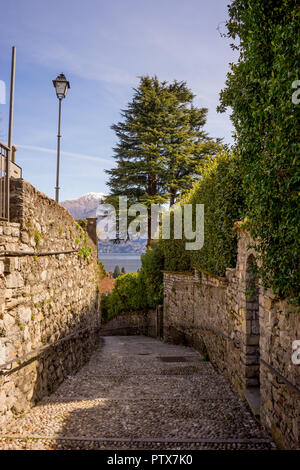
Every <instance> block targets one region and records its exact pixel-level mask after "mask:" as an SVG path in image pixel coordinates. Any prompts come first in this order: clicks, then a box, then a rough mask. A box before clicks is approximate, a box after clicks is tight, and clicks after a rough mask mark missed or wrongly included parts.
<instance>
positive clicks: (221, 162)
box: [161, 149, 244, 276]
mask: <svg viewBox="0 0 300 470" xmlns="http://www.w3.org/2000/svg"><path fill="white" fill-rule="evenodd" d="M184 204H192V206H193V222H194V223H195V211H196V204H204V245H203V248H202V249H201V250H186V249H185V243H186V240H185V239H184V238H183V239H182V240H174V239H172V236H171V239H170V240H162V241H161V244H162V249H163V253H164V267H165V269H166V270H169V271H192V270H193V269H194V268H196V269H197V268H201V269H205V270H207V271H210V272H211V273H213V274H215V275H219V276H224V274H225V270H226V268H227V267H234V266H235V264H236V258H237V235H236V233H235V232H234V231H233V225H234V222H236V221H238V220H240V219H241V218H243V217H244V196H243V188H242V177H241V170H240V160H239V158H238V157H237V156H234V155H233V153H232V152H230V151H228V150H226V149H224V150H223V151H222V152H220V153H219V154H218V155H217V156H216V157H214V158H213V159H211V160H210V161H208V162H207V163H206V165H205V166H204V169H203V174H202V177H201V179H200V180H199V181H198V183H196V184H195V185H194V187H193V189H192V190H191V191H190V193H188V194H187V195H186V196H185V197H184V198H183V199H182V201H181V205H182V208H183V206H184ZM183 212H184V208H183ZM172 225H173V217H171V227H172ZM193 228H194V229H195V227H193Z"/></svg>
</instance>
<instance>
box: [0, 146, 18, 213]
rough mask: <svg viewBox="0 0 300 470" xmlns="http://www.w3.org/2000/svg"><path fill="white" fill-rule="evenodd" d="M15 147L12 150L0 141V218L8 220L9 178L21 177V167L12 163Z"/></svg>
mask: <svg viewBox="0 0 300 470" xmlns="http://www.w3.org/2000/svg"><path fill="white" fill-rule="evenodd" d="M16 149H17V147H15V146H12V151H11V149H10V148H9V147H7V145H5V144H3V143H2V142H0V220H9V192H10V191H9V180H10V178H22V169H21V168H20V167H19V165H16V163H14V160H15V151H16Z"/></svg>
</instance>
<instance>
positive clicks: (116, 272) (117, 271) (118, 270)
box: [113, 266, 121, 279]
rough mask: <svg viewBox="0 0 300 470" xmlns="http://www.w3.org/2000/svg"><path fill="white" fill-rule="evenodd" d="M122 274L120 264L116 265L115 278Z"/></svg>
mask: <svg viewBox="0 0 300 470" xmlns="http://www.w3.org/2000/svg"><path fill="white" fill-rule="evenodd" d="M120 274H121V272H120V268H119V266H115V269H114V273H113V278H114V279H117V277H119V276H120Z"/></svg>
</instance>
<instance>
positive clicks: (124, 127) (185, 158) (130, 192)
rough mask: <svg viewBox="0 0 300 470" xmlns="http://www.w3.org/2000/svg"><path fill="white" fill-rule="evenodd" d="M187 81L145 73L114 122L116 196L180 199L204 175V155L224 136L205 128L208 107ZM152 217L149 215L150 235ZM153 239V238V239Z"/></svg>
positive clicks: (143, 200)
mask: <svg viewBox="0 0 300 470" xmlns="http://www.w3.org/2000/svg"><path fill="white" fill-rule="evenodd" d="M194 97H195V95H194V94H193V93H192V92H191V90H189V89H188V87H187V85H186V83H185V82H178V81H174V82H173V83H168V82H166V81H163V82H159V80H158V79H157V77H153V78H151V77H148V76H145V77H141V79H140V84H139V87H138V88H137V89H134V96H133V99H132V101H131V102H130V103H129V104H128V107H127V109H125V110H123V111H122V112H121V116H122V118H123V121H121V122H118V123H117V124H114V125H113V126H112V129H113V130H114V131H115V133H116V136H117V138H118V143H117V145H116V147H115V148H114V158H115V160H116V163H117V165H116V167H115V168H113V169H111V170H107V173H108V174H109V181H108V186H109V188H110V196H111V201H113V200H115V197H116V196H119V195H126V196H127V197H128V200H129V202H130V203H132V202H141V203H143V204H145V205H146V206H147V207H150V205H151V204H164V203H166V202H169V203H170V204H171V205H172V204H174V202H175V201H176V198H177V197H178V196H179V194H181V193H183V192H185V191H187V190H188V189H190V187H191V186H192V184H193V182H194V181H195V180H196V179H197V178H198V177H199V174H200V173H201V168H202V165H203V162H204V160H205V159H206V157H207V156H208V155H212V154H214V153H216V151H217V148H218V147H219V143H220V141H219V140H218V139H217V140H216V141H214V140H213V139H211V138H209V137H208V136H207V134H206V133H205V132H204V131H203V126H204V124H205V122H206V115H207V109H206V108H196V107H194V106H193V99H194ZM150 227H151V219H150V216H149V220H148V238H150ZM148 243H149V239H148Z"/></svg>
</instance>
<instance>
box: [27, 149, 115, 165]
mask: <svg viewBox="0 0 300 470" xmlns="http://www.w3.org/2000/svg"><path fill="white" fill-rule="evenodd" d="M18 148H20V149H24V150H32V151H34V152H44V153H54V154H56V150H54V149H49V148H46V147H38V146H36V145H18ZM61 155H65V156H66V157H72V158H78V159H80V160H90V161H94V162H98V163H100V162H104V163H110V165H112V164H113V161H112V160H110V159H109V158H103V157H95V156H92V155H85V154H83V153H73V152H64V151H63V152H61Z"/></svg>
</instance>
